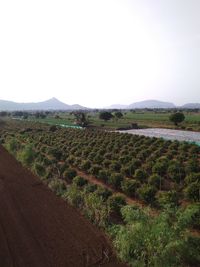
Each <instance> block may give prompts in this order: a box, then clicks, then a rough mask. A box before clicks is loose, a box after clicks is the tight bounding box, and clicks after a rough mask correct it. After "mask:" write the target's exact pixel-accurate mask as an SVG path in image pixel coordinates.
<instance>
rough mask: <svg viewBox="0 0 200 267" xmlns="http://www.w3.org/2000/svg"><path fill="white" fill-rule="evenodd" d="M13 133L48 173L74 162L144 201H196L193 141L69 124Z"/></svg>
mask: <svg viewBox="0 0 200 267" xmlns="http://www.w3.org/2000/svg"><path fill="white" fill-rule="evenodd" d="M15 138H17V139H18V141H19V143H20V144H23V143H25V144H32V145H33V147H34V149H35V150H36V151H37V153H39V154H40V161H41V162H42V163H43V164H44V165H45V169H46V170H47V171H46V176H47V177H48V176H51V175H53V174H54V175H55V172H56V173H57V172H58V173H59V174H60V177H63V178H64V179H67V178H68V176H69V172H70V171H72V172H73V170H71V168H78V169H80V170H82V171H84V172H85V173H88V174H90V175H93V176H94V177H96V178H97V179H99V180H101V181H102V182H103V183H105V184H108V185H110V186H112V187H113V188H114V189H115V190H117V191H122V192H123V193H125V194H126V195H127V196H129V197H133V198H139V199H141V200H143V201H144V202H146V203H149V204H155V203H156V204H159V205H163V204H166V203H168V202H175V203H179V201H181V200H183V199H187V200H190V201H197V202H198V201H200V194H199V192H200V151H199V150H200V149H199V147H197V146H195V145H191V144H188V143H179V142H178V141H165V140H163V139H156V138H149V137H143V136H134V135H129V134H119V133H109V132H102V131H88V130H74V129H56V130H55V131H53V132H52V131H49V132H47V131H46V130H45V131H43V132H41V131H39V132H38V131H37V130H36V131H30V132H26V133H23V134H21V133H19V134H18V135H17V137H15ZM38 164H39V162H38Z"/></svg>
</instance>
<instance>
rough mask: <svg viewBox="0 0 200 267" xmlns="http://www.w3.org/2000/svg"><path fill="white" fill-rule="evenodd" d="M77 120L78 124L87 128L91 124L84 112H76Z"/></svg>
mask: <svg viewBox="0 0 200 267" xmlns="http://www.w3.org/2000/svg"><path fill="white" fill-rule="evenodd" d="M73 114H74V116H75V118H76V124H77V125H79V126H82V127H86V126H87V125H88V124H89V121H88V119H87V117H86V114H85V113H83V112H74V113H73Z"/></svg>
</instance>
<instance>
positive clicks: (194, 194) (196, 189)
mask: <svg viewBox="0 0 200 267" xmlns="http://www.w3.org/2000/svg"><path fill="white" fill-rule="evenodd" d="M184 191H185V195H186V197H187V198H188V199H189V200H192V201H200V183H198V182H193V183H191V184H189V185H188V186H187V187H186V188H185V190H184Z"/></svg>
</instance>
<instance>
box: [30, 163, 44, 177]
mask: <svg viewBox="0 0 200 267" xmlns="http://www.w3.org/2000/svg"><path fill="white" fill-rule="evenodd" d="M33 169H34V171H35V173H36V175H38V176H40V177H43V176H45V174H46V171H45V168H44V167H43V166H42V165H41V164H40V163H38V162H36V163H35V164H34V167H33Z"/></svg>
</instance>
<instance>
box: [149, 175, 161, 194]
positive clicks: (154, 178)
mask: <svg viewBox="0 0 200 267" xmlns="http://www.w3.org/2000/svg"><path fill="white" fill-rule="evenodd" d="M148 182H149V184H150V185H152V186H154V187H156V188H157V189H160V190H161V188H162V183H163V178H162V177H161V176H160V175H158V174H152V175H151V176H150V177H149V178H148Z"/></svg>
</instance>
